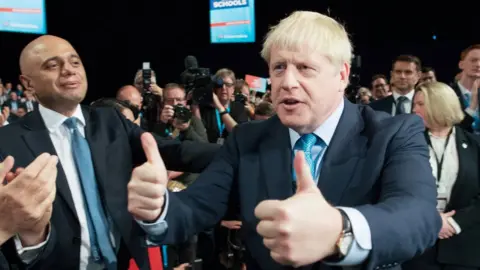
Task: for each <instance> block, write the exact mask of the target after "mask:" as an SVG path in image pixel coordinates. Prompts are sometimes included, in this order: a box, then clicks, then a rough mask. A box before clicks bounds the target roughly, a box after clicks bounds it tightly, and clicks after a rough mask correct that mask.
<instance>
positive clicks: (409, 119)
mask: <svg viewBox="0 0 480 270" xmlns="http://www.w3.org/2000/svg"><path fill="white" fill-rule="evenodd" d="M423 131H424V126H423V123H422V121H421V120H420V118H419V117H417V116H415V115H401V116H397V117H391V116H389V115H387V114H385V113H381V112H375V111H374V110H372V109H371V108H370V107H368V106H362V105H354V104H352V103H350V102H348V101H345V108H344V111H343V114H342V116H341V119H340V122H339V124H338V126H337V129H336V131H335V133H334V136H333V139H332V141H331V143H330V145H329V147H328V148H327V151H326V153H325V156H324V158H323V162H322V169H321V174H320V178H319V181H318V187H319V188H320V190H321V191H322V193H323V195H324V196H325V198H326V199H327V200H328V201H329V202H330V203H332V204H333V205H335V206H345V207H354V208H356V209H358V210H359V211H360V212H361V213H362V214H363V215H364V216H365V217H366V219H367V221H368V223H369V226H370V230H371V237H372V239H371V240H372V246H373V248H372V250H371V252H370V255H369V257H368V259H367V261H366V262H365V263H364V265H363V268H364V269H386V268H390V267H394V266H396V265H398V264H400V263H401V262H403V261H405V260H407V259H409V258H411V257H413V256H414V255H417V254H419V253H421V252H422V251H423V250H425V249H426V248H427V247H430V246H432V245H433V244H434V243H435V240H436V239H437V236H438V232H439V231H440V228H441V219H440V216H439V214H438V212H437V210H436V186H435V179H434V178H433V176H432V169H431V167H430V164H429V152H428V147H427V144H426V141H425V138H424V135H423ZM291 183H292V152H291V146H290V141H289V133H288V128H287V127H285V126H283V125H282V123H281V122H280V120H279V118H278V117H276V116H275V117H272V118H270V119H269V120H266V121H262V122H250V123H246V124H242V125H239V126H237V128H236V129H235V130H234V132H233V133H232V134H231V136H230V137H229V138H228V140H227V141H226V143H225V145H224V146H223V148H222V149H221V150H220V152H219V153H218V154H217V156H216V157H215V159H214V161H213V162H212V163H211V164H210V165H209V167H208V168H207V169H206V170H205V171H204V172H203V173H202V174H201V175H200V177H199V178H198V179H197V181H196V182H194V183H193V185H192V186H190V187H189V188H188V189H187V190H185V191H183V192H180V193H170V194H169V204H168V212H167V216H166V221H167V223H168V231H167V234H166V236H165V237H166V238H165V239H164V240H165V242H166V243H173V242H177V243H178V242H182V241H185V240H186V239H187V237H188V236H189V235H193V234H194V233H196V232H199V231H202V230H203V229H205V228H209V227H213V226H214V225H215V224H216V223H217V222H219V221H220V220H221V219H222V217H223V216H224V214H225V212H226V211H227V208H229V207H231V206H236V205H239V206H240V216H241V220H242V221H243V228H242V229H243V230H244V235H245V239H244V241H245V244H246V247H247V256H246V257H247V258H246V261H247V268H248V269H249V270H250V269H264V270H275V269H290V268H288V267H282V266H280V265H279V264H277V263H275V262H274V261H273V260H272V259H271V257H270V254H269V250H267V248H265V246H264V245H263V242H262V238H261V237H260V236H259V235H258V234H257V232H256V226H257V224H258V220H257V218H256V217H255V215H254V209H255V207H256V206H257V205H258V204H259V203H260V202H261V201H263V200H266V199H279V200H283V199H286V198H288V197H290V196H292V195H293V191H292V185H291ZM312 214H317V213H312ZM306 248H308V247H306ZM377 267H378V268H377ZM305 269H334V268H333V267H332V268H331V267H330V266H326V265H325V264H322V263H321V262H319V263H316V264H315V265H313V266H308V267H305Z"/></svg>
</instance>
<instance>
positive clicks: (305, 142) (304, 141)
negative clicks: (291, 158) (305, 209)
mask: <svg viewBox="0 0 480 270" xmlns="http://www.w3.org/2000/svg"><path fill="white" fill-rule="evenodd" d="M320 142H323V140H322V139H320V138H319V137H318V136H317V135H315V134H313V133H310V134H305V135H302V137H300V139H298V141H297V142H296V143H295V146H294V147H293V149H294V151H295V150H301V151H303V152H304V153H305V160H306V161H307V164H308V166H309V167H310V173H311V174H312V177H313V178H314V179H315V176H316V168H317V166H316V165H317V164H315V162H314V159H313V156H312V148H313V146H314V145H315V144H317V143H320ZM296 181H297V177H296V173H295V168H293V188H294V191H295V190H296Z"/></svg>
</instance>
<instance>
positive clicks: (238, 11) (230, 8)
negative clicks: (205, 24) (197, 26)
mask: <svg viewBox="0 0 480 270" xmlns="http://www.w3.org/2000/svg"><path fill="white" fill-rule="evenodd" d="M254 6H255V0H210V41H211V42H212V43H245V42H255V11H254Z"/></svg>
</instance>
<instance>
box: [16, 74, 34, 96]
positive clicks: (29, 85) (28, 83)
mask: <svg viewBox="0 0 480 270" xmlns="http://www.w3.org/2000/svg"><path fill="white" fill-rule="evenodd" d="M19 79H20V82H21V83H22V85H23V87H24V88H25V90H29V91H31V92H32V93H35V88H34V87H33V83H32V80H31V79H30V78H29V77H27V76H25V75H20V77H19Z"/></svg>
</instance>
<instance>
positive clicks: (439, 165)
mask: <svg viewBox="0 0 480 270" xmlns="http://www.w3.org/2000/svg"><path fill="white" fill-rule="evenodd" d="M452 132H453V127H452V129H451V130H450V132H449V133H448V136H447V139H446V140H445V145H444V146H443V153H442V157H441V158H440V159H439V158H438V156H437V152H436V151H435V149H434V148H433V146H432V141H431V140H430V136H429V135H428V130H427V131H425V139H426V140H427V143H428V145H429V146H430V147H431V148H432V150H433V155H435V161H436V162H437V186H438V183H440V178H441V177H442V166H443V159H444V157H445V152H446V151H447V146H448V142H449V141H450V135H452Z"/></svg>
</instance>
